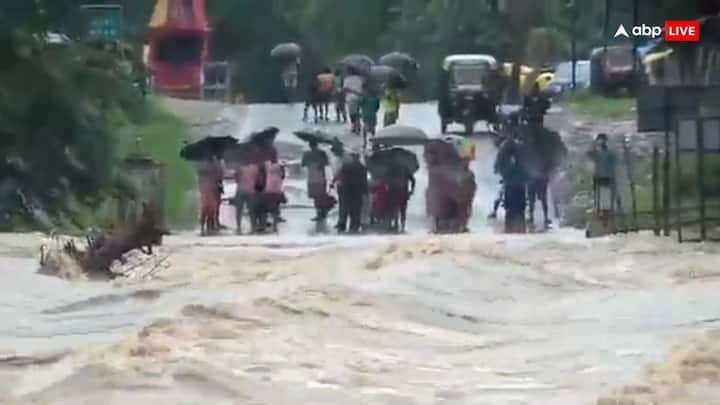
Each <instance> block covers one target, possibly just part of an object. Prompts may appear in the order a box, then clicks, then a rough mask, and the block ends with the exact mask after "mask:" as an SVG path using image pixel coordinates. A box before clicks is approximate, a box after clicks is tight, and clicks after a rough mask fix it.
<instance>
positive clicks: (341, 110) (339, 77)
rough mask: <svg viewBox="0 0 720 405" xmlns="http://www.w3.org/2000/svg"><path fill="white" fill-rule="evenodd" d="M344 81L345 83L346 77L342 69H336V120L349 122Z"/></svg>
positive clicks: (334, 94)
mask: <svg viewBox="0 0 720 405" xmlns="http://www.w3.org/2000/svg"><path fill="white" fill-rule="evenodd" d="M344 83H345V77H343V73H342V70H341V69H335V73H334V85H333V88H334V93H333V97H334V99H335V121H336V122H337V123H340V120H342V122H343V123H347V109H346V107H345V90H344V89H343V85H344Z"/></svg>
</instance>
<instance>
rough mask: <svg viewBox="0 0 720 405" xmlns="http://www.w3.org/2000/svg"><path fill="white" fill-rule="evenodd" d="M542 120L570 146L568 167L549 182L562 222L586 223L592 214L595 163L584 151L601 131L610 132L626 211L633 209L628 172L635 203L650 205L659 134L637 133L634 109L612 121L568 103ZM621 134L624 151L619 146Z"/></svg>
mask: <svg viewBox="0 0 720 405" xmlns="http://www.w3.org/2000/svg"><path fill="white" fill-rule="evenodd" d="M546 125H547V126H548V127H550V128H552V129H554V130H556V131H559V132H560V134H561V136H562V137H563V140H564V141H565V143H566V144H567V146H568V149H569V152H570V153H569V159H568V162H567V165H566V168H565V170H564V171H562V172H561V173H560V174H559V175H558V177H557V179H556V181H555V183H554V184H553V188H552V194H553V195H554V198H555V201H556V202H557V204H558V206H559V207H558V208H559V209H560V214H561V217H562V225H564V226H570V227H576V228H584V227H585V226H586V225H587V222H588V220H589V218H590V215H591V210H592V204H593V196H592V176H593V165H592V162H591V161H590V160H589V159H588V158H587V152H588V151H589V150H590V149H591V148H592V146H593V142H594V140H595V137H596V136H597V135H598V134H600V133H605V134H607V135H608V138H609V144H610V147H612V148H613V149H614V150H615V151H616V152H617V154H618V158H619V164H618V168H617V172H616V177H617V180H618V191H619V193H620V197H621V201H622V205H623V209H624V211H625V212H626V213H628V214H629V213H630V212H631V209H630V207H631V205H632V204H631V201H632V199H631V192H630V181H629V178H630V176H631V175H632V178H633V180H634V182H635V187H636V189H635V191H636V197H637V201H636V202H637V205H638V209H639V210H640V211H642V210H647V209H649V208H650V201H651V200H650V196H651V194H652V188H651V187H652V150H653V145H655V144H657V145H658V146H662V145H663V139H664V138H663V135H662V134H658V133H638V132H637V130H636V129H637V126H636V122H635V117H634V115H633V116H631V117H629V118H628V119H624V120H617V121H614V120H607V119H597V118H592V117H587V116H580V115H577V114H574V113H573V112H571V111H570V110H569V109H567V108H566V109H560V110H559V111H557V112H555V113H552V114H549V115H548V116H547V119H546ZM625 139H627V145H628V150H627V154H626V153H625V150H624V148H623V145H624V143H625ZM628 162H630V167H628V164H627V163H628ZM627 220H628V221H629V217H628V219H627Z"/></svg>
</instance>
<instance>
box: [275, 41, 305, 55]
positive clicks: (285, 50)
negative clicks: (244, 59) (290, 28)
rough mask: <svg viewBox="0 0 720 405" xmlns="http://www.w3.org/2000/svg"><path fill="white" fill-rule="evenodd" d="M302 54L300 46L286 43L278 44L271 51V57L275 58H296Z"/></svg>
mask: <svg viewBox="0 0 720 405" xmlns="http://www.w3.org/2000/svg"><path fill="white" fill-rule="evenodd" d="M301 53H302V48H301V47H300V45H298V44H296V43H294V42H286V43H283V44H277V45H275V47H274V48H273V49H272V50H271V51H270V56H272V57H274V58H296V57H298V56H300V54H301Z"/></svg>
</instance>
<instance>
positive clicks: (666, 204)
mask: <svg viewBox="0 0 720 405" xmlns="http://www.w3.org/2000/svg"><path fill="white" fill-rule="evenodd" d="M663 102H664V110H665V111H664V112H665V114H664V115H665V153H664V154H663V155H664V156H663V234H664V235H665V236H670V124H671V120H670V113H671V109H670V100H669V97H668V90H667V89H665V91H664V92H663Z"/></svg>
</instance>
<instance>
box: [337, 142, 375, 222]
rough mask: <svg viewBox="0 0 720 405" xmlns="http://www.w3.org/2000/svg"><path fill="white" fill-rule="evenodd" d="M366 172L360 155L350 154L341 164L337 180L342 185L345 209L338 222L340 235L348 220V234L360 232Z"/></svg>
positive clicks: (366, 188)
mask: <svg viewBox="0 0 720 405" xmlns="http://www.w3.org/2000/svg"><path fill="white" fill-rule="evenodd" d="M367 176H368V172H367V168H366V167H365V165H363V164H362V162H361V161H360V153H358V152H350V159H349V160H348V161H346V162H345V163H343V165H342V167H341V168H340V173H339V174H338V178H339V181H340V183H341V184H342V189H341V192H342V194H343V196H342V199H343V200H344V202H345V209H344V210H343V212H342V213H341V215H342V218H340V221H339V225H340V226H339V229H338V231H339V232H340V233H345V232H346V231H347V228H346V227H345V225H346V224H347V220H348V219H350V229H349V231H350V233H358V232H360V226H361V220H362V209H363V200H364V198H365V196H366V195H367V193H368V178H367Z"/></svg>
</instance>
